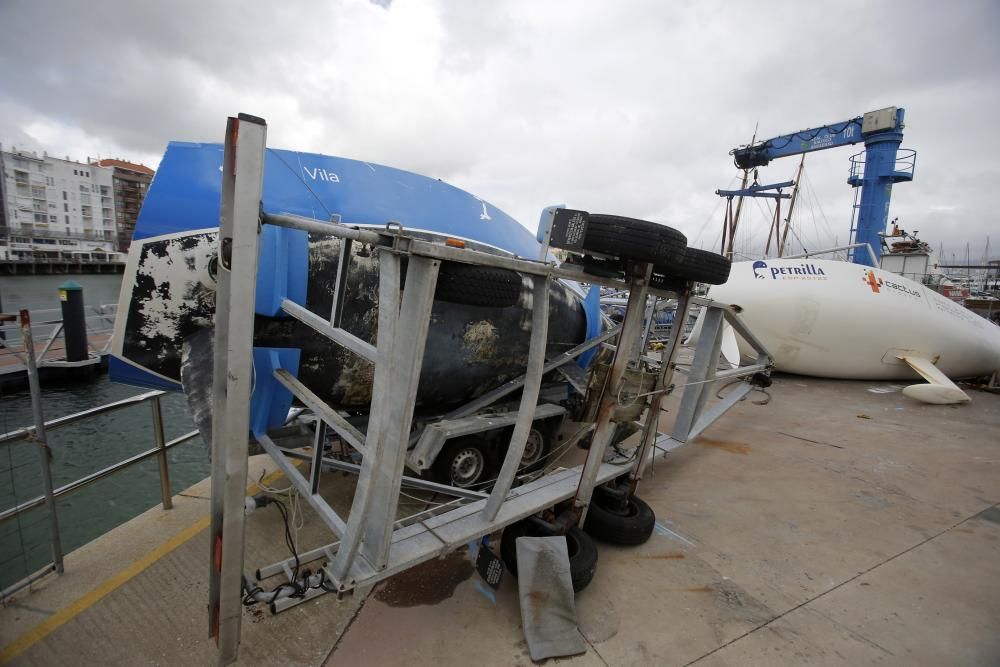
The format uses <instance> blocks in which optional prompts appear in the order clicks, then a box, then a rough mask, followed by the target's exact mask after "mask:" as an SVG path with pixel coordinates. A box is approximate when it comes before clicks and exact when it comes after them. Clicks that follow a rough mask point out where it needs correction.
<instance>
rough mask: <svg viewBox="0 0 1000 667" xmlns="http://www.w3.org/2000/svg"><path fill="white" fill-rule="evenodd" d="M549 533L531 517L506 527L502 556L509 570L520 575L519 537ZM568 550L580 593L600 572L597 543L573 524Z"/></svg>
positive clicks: (573, 574)
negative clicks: (598, 570)
mask: <svg viewBox="0 0 1000 667" xmlns="http://www.w3.org/2000/svg"><path fill="white" fill-rule="evenodd" d="M545 535H546V533H545V532H544V531H543V530H542V529H541V528H540V527H539V526H538V525H537V524H535V523H534V522H533V521H529V520H527V519H525V520H523V521H518V522H517V523H513V524H511V525H509V526H507V527H506V528H504V529H503V535H502V536H501V537H500V558H501V559H502V560H503V563H504V565H506V566H507V570H508V571H509V572H510V573H511V574H512V575H514V577H515V578H516V577H517V538H519V537H544V536H545ZM566 550H567V551H568V552H569V574H570V579H572V581H573V590H574V591H575V592H577V593H579V592H580V591H582V590H583V589H584V588H586V587H587V586H589V585H590V582H591V581H593V580H594V573H595V572H597V545H595V544H594V541H593V540H592V539H590V536H589V535H587V534H586V533H585V532H583V531H582V530H580V528H579V526H573V527H572V528H570V529H569V531H568V532H567V533H566Z"/></svg>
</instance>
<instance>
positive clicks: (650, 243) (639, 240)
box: [583, 213, 687, 265]
mask: <svg viewBox="0 0 1000 667" xmlns="http://www.w3.org/2000/svg"><path fill="white" fill-rule="evenodd" d="M583 248H584V250H589V251H591V252H597V253H602V254H605V255H614V256H615V257H618V258H620V259H625V260H635V261H640V262H653V263H654V264H667V265H669V264H675V263H677V262H681V261H682V260H683V259H684V251H685V249H686V248H687V237H686V236H684V235H683V234H682V233H680V232H679V231H677V230H676V229H673V228H672V227H667V226H666V225H659V224H657V223H655V222H648V221H646V220H636V219H635V218H623V217H622V216H619V215H603V214H596V213H592V214H591V215H590V217H589V218H588V219H587V234H586V236H585V237H584V239H583Z"/></svg>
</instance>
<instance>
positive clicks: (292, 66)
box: [0, 0, 1000, 259]
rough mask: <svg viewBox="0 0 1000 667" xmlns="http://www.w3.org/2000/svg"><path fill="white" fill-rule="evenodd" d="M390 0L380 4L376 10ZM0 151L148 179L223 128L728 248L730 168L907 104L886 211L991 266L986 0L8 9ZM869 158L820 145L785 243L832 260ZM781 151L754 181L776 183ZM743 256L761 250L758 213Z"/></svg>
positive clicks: (994, 240)
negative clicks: (27, 152)
mask: <svg viewBox="0 0 1000 667" xmlns="http://www.w3.org/2000/svg"><path fill="white" fill-rule="evenodd" d="M387 4H388V6H383V5H387ZM0 26H2V37H0V142H3V144H4V147H5V148H9V147H10V146H11V145H12V144H13V145H16V146H17V147H19V148H20V147H26V148H31V149H36V150H47V151H48V152H49V153H52V154H56V155H60V156H63V155H69V156H70V157H72V158H74V159H80V160H83V159H85V158H86V157H87V156H98V155H100V156H101V157H122V158H125V159H130V160H133V161H139V162H144V163H146V164H148V165H150V166H153V167H155V166H156V164H157V163H158V161H159V158H160V155H161V154H162V151H163V149H164V147H165V145H166V143H167V142H168V141H170V140H187V141H221V139H222V134H223V130H224V127H225V121H226V116H228V115H234V114H235V113H237V112H241V111H242V112H247V113H251V114H254V115H258V116H262V117H264V118H265V119H266V120H267V121H268V124H269V130H268V143H269V145H271V146H274V147H280V148H289V149H296V150H304V151H311V152H321V153H328V154H334V155H340V156H344V157H351V158H358V159H363V160H367V161H371V162H379V163H382V164H387V165H391V166H394V167H400V168H403V169H408V170H412V171H416V172H419V173H422V174H426V175H429V176H434V177H437V178H441V179H443V180H446V181H448V182H450V183H452V184H454V185H456V186H458V187H461V188H464V189H467V190H469V191H471V192H473V193H474V194H476V195H477V196H479V197H482V198H483V199H486V200H487V201H489V202H491V203H493V204H495V205H496V206H498V207H500V208H502V209H504V210H505V211H507V212H508V213H510V214H511V215H513V216H514V217H515V218H517V219H518V220H520V221H521V222H522V224H524V225H525V226H527V227H529V228H530V229H532V230H534V229H535V227H536V225H537V221H538V214H539V212H540V210H541V209H542V208H543V207H544V206H547V205H549V204H553V203H565V204H567V205H569V206H571V207H573V208H581V209H585V210H590V211H593V212H606V213H616V214H621V215H630V216H634V217H639V218H647V219H651V220H656V221H658V222H663V223H666V224H669V225H672V226H674V227H677V228H679V229H680V230H682V231H683V232H685V233H686V234H687V235H688V238H689V242H690V243H691V244H692V245H696V246H701V247H711V248H716V249H717V247H718V243H719V241H718V239H719V231H720V229H721V224H722V214H723V208H722V206H721V204H720V201H719V198H718V197H717V196H716V195H715V194H714V191H715V190H716V189H717V188H725V187H727V186H734V185H735V183H736V181H735V178H736V175H737V172H736V170H735V168H734V167H733V165H732V161H731V158H730V156H729V151H730V149H732V148H733V147H735V146H737V145H740V144H745V143H748V142H749V140H750V137H751V135H752V134H753V132H754V128H755V126H758V124H759V130H758V137H759V138H767V137H772V136H775V135H779V134H784V133H788V132H791V131H795V130H800V129H804V128H807V127H816V126H819V125H824V124H827V123H833V122H837V121H842V120H846V119H849V118H852V117H855V116H859V115H861V114H863V113H864V112H866V111H871V110H874V109H879V108H883V107H888V106H901V107H904V108H905V109H906V121H907V123H906V130H905V137H904V141H903V147H904V148H913V149H916V150H917V153H918V157H917V163H916V175H915V179H914V181H913V182H912V183H906V184H900V185H898V186H896V187H895V188H894V191H893V199H892V206H891V209H890V218H891V217H896V216H898V217H899V218H900V222H901V224H902V226H903V227H904V228H906V229H908V230H912V229H917V230H919V231H920V235H921V237H923V238H925V239H926V240H928V241H929V242H931V243H932V244H933V245H934V247H935V248H938V247H939V246H940V245H941V244H943V245H944V249H945V253H946V255H948V256H950V254H951V253H953V252H954V253H956V254H958V255H960V256H962V258H963V259H964V255H965V244H966V242H971V244H972V257H973V259H976V258H977V255H982V250H983V249H982V246H984V245H985V242H986V237H987V235H991V241H990V245H991V252H990V254H991V255H995V256H996V255H1000V225H998V224H997V221H998V218H997V214H996V206H995V203H994V200H995V197H996V191H997V190H998V189H1000V166H998V165H1000V131H998V128H997V123H998V121H997V120H996V118H997V115H998V114H997V111H998V109H1000V74H998V69H1000V38H998V34H1000V3H998V2H997V1H996V0H985V1H982V2H965V1H962V0H953V1H952V2H940V1H933V2H930V1H928V2H902V1H899V0H895V1H892V2H853V1H849V0H840V1H838V2H829V3H819V2H810V3H805V2H787V3H783V2H777V3H776V2H730V3H722V2H707V1H701V0H698V1H691V2H666V1H651V2H624V1H619V2H613V1H607V2H590V1H583V0H575V1H573V2H536V1H533V0H526V1H523V2H521V1H515V2H504V1H497V0H494V1H489V2H487V1H484V2H470V1H463V0H453V1H451V2H446V1H443V0H442V1H422V0H395V1H394V2H392V3H391V4H389V3H387V2H385V1H384V0H383V1H381V2H379V3H372V2H368V1H365V0H356V1H354V0H343V1H337V2H334V1H331V2H291V1H287V0H286V1H283V2H276V3H265V2H212V1H211V0H199V1H198V2H188V1H185V2H176V1H175V2H157V3H145V2H131V1H128V2H126V1H123V2H104V1H97V0H88V2H76V1H75V0H66V1H64V2H55V1H50V2H38V1H29V0H23V1H22V0H0ZM857 150H860V146H859V147H857V148H856V149H855V148H854V147H845V148H838V149H833V150H829V151H823V152H818V153H813V154H810V155H809V156H808V157H807V158H806V177H805V179H804V182H805V183H806V187H805V196H803V198H802V200H801V203H800V208H799V209H798V211H797V214H798V215H797V217H796V219H797V222H796V231H797V233H798V235H799V236H800V237H801V238H802V239H803V240H804V241H805V243H806V246H807V247H809V248H811V249H815V248H816V247H817V246H822V245H828V244H832V243H833V241H834V240H837V241H839V242H840V243H845V242H846V240H847V236H848V230H849V226H850V224H849V223H850V215H851V205H852V203H853V191H852V189H851V188H850V187H849V186H848V185H847V184H846V178H847V175H848V169H849V162H848V160H849V157H850V156H851V155H852V154H853V153H855V152H857ZM797 164H798V159H797V158H786V159H784V160H781V161H777V162H774V163H772V164H771V165H770V166H769V167H767V168H765V169H762V170H761V174H760V178H761V182H776V181H783V180H788V179H789V178H790V177H792V176H793V174H794V171H795V169H796V167H797ZM750 212H751V215H750V216H749V218H748V220H747V224H748V226H747V229H746V235H745V236H742V237H741V238H740V245H741V247H743V248H744V249H746V250H748V251H750V250H752V249H753V248H754V244H762V243H763V240H764V238H766V225H767V220H766V217H765V213H764V211H763V210H762V209H761V208H760V205H758V204H756V203H755V204H752V205H751V206H750Z"/></svg>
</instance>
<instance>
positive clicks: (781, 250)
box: [778, 153, 806, 257]
mask: <svg viewBox="0 0 1000 667" xmlns="http://www.w3.org/2000/svg"><path fill="white" fill-rule="evenodd" d="M805 164H806V154H805V153H803V154H802V159H801V160H799V169H798V171H797V172H796V173H795V187H794V188H792V200H791V201H790V202H789V203H788V217H787V218H785V231H784V232H783V233H782V234H781V243H779V244H778V257H781V256H782V255H784V254H785V241H786V240H787V239H788V229H789V228H790V227H791V226H792V213H793V212H795V200H796V199H798V198H799V183H801V182H802V169H803V168H804V167H805Z"/></svg>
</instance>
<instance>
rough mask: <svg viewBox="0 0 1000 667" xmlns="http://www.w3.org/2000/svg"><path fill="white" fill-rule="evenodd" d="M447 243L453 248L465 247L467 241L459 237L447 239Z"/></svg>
mask: <svg viewBox="0 0 1000 667" xmlns="http://www.w3.org/2000/svg"><path fill="white" fill-rule="evenodd" d="M444 244H445V245H449V246H451V247H452V248H464V247H465V241H459V240H458V239H445V242H444Z"/></svg>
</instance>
